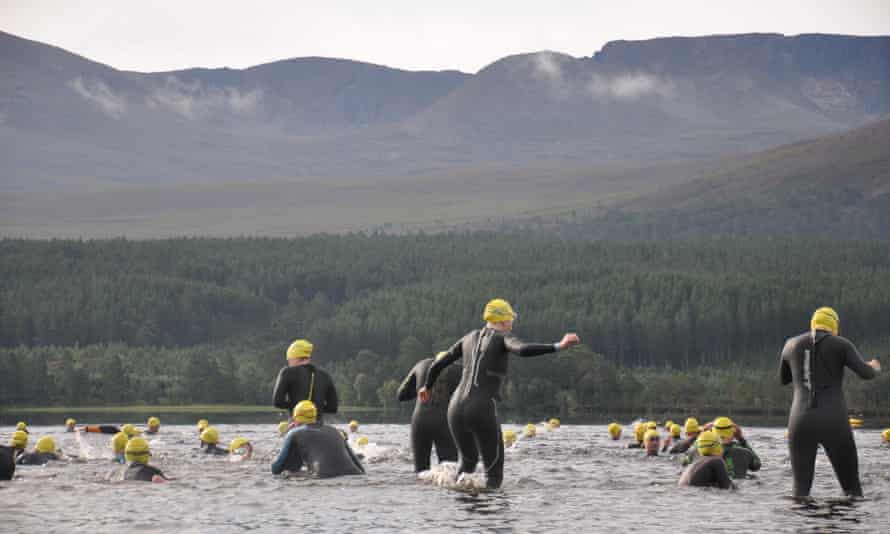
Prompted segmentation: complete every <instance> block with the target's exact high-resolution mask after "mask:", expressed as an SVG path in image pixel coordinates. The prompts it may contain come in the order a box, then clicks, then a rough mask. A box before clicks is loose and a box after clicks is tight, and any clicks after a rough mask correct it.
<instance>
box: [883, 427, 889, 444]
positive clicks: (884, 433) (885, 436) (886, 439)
mask: <svg viewBox="0 0 890 534" xmlns="http://www.w3.org/2000/svg"><path fill="white" fill-rule="evenodd" d="M881 439H882V440H883V441H884V443H890V428H888V429H887V430H885V431H883V432H881Z"/></svg>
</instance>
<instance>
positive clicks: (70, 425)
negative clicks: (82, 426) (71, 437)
mask: <svg viewBox="0 0 890 534" xmlns="http://www.w3.org/2000/svg"><path fill="white" fill-rule="evenodd" d="M76 425H77V421H75V420H74V419H71V418H70V417H69V418H68V419H66V420H65V432H74V428H75V426H76Z"/></svg>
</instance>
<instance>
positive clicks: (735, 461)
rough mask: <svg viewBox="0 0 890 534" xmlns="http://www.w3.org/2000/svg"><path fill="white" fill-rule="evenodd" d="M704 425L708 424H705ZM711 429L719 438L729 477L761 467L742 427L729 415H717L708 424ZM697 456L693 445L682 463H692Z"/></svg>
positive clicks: (738, 475) (740, 475) (735, 477)
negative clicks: (743, 433)
mask: <svg viewBox="0 0 890 534" xmlns="http://www.w3.org/2000/svg"><path fill="white" fill-rule="evenodd" d="M705 426H706V427H707V426H708V425H705ZM710 426H711V429H712V430H713V432H714V433H715V434H717V437H718V438H719V439H720V445H721V447H722V449H723V459H724V460H725V461H726V470H727V471H728V472H729V478H732V479H741V478H745V477H746V476H747V475H748V471H759V470H760V467H761V462H760V457H758V456H757V454H756V453H755V452H754V449H752V448H751V446H750V445H749V444H748V441H747V440H745V437H744V436H743V435H742V429H741V427H739V426H738V425H736V424H735V423H733V422H732V419H730V418H729V417H718V418H717V419H715V420H714V422H713V423H712V424H710ZM698 456H699V451H698V449H696V448H695V447H693V448H692V449H691V450H690V451H689V452H688V453H687V455H686V458H685V459H684V462H683V465H688V464H690V463H693V462H694V461H695V459H696V458H697V457H698Z"/></svg>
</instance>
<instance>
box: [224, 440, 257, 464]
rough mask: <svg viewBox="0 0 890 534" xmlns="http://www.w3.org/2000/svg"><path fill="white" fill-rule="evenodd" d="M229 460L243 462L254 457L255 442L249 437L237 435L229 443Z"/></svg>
mask: <svg viewBox="0 0 890 534" xmlns="http://www.w3.org/2000/svg"><path fill="white" fill-rule="evenodd" d="M228 451H229V460H231V461H237V462H242V461H244V460H250V459H251V458H252V457H253V443H251V442H250V440H249V439H247V438H242V437H237V438H235V439H233V440H232V442H231V443H229V449H228Z"/></svg>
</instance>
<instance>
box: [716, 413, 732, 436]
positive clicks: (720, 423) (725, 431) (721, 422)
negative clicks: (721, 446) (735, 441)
mask: <svg viewBox="0 0 890 534" xmlns="http://www.w3.org/2000/svg"><path fill="white" fill-rule="evenodd" d="M714 432H716V433H717V435H718V436H719V437H720V439H721V440H722V441H723V442H727V441H730V440H732V438H733V435H734V434H735V423H733V422H732V419H730V418H729V417H718V418H717V419H714Z"/></svg>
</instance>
